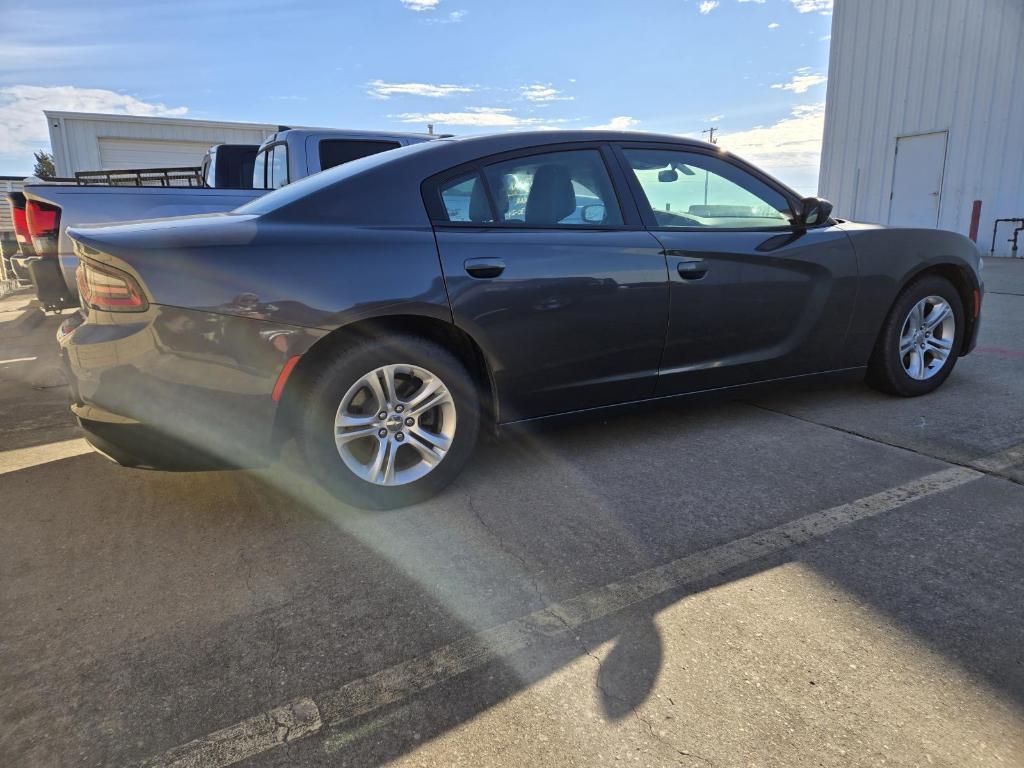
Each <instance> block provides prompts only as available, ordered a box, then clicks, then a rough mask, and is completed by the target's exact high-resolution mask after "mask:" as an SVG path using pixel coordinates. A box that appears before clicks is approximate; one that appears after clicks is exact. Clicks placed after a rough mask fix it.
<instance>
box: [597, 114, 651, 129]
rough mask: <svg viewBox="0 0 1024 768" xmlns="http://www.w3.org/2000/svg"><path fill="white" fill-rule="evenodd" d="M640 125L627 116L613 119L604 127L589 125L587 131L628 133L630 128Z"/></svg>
mask: <svg viewBox="0 0 1024 768" xmlns="http://www.w3.org/2000/svg"><path fill="white" fill-rule="evenodd" d="M639 124H640V121H639V120H637V119H636V118H634V117H629V116H627V115H619V116H617V117H613V118H612V119H611V120H609V121H608V122H607V123H605V124H604V125H591V126H589V127H588V128H587V129H586V130H588V131H628V130H629V129H630V128H633V127H634V126H637V125H639Z"/></svg>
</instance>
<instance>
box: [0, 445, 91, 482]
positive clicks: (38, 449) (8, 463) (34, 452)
mask: <svg viewBox="0 0 1024 768" xmlns="http://www.w3.org/2000/svg"><path fill="white" fill-rule="evenodd" d="M91 452H92V446H91V445H89V444H88V443H87V442H85V440H83V439H82V438H76V439H75V440H64V441H62V442H60V443H46V444H45V445H33V446H31V447H30V448H16V449H15V450H13V451H0V475H4V474H6V473H8V472H17V471H18V470H19V469H27V468H29V467H36V466H39V465H40V464H48V463H49V462H51V461H59V460H60V459H68V458H71V457H72V456H81V455H82V454H83V453H91Z"/></svg>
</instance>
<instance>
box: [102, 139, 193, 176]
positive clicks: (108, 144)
mask: <svg viewBox="0 0 1024 768" xmlns="http://www.w3.org/2000/svg"><path fill="white" fill-rule="evenodd" d="M99 141H100V168H102V169H104V170H123V169H125V168H177V167H185V166H192V165H199V164H200V163H202V162H203V155H204V154H206V150H208V149H209V148H210V145H209V144H207V143H205V142H202V141H167V140H156V139H112V138H107V137H102V138H100V140H99Z"/></svg>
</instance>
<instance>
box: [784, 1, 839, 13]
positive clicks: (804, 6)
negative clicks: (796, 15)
mask: <svg viewBox="0 0 1024 768" xmlns="http://www.w3.org/2000/svg"><path fill="white" fill-rule="evenodd" d="M789 2H791V3H792V4H793V7H794V8H796V9H797V11H799V12H800V13H824V14H829V13H832V0H789Z"/></svg>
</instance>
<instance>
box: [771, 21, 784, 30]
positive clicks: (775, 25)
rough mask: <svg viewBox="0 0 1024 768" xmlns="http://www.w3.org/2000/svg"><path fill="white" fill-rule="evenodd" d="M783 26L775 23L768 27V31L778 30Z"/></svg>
mask: <svg viewBox="0 0 1024 768" xmlns="http://www.w3.org/2000/svg"><path fill="white" fill-rule="evenodd" d="M781 26H782V25H781V24H777V23H776V22H774V21H773V22H772V23H771V24H769V25H768V29H778V28H779V27H781Z"/></svg>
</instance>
